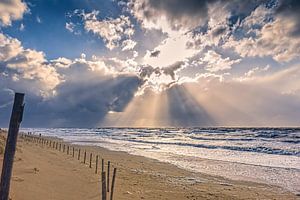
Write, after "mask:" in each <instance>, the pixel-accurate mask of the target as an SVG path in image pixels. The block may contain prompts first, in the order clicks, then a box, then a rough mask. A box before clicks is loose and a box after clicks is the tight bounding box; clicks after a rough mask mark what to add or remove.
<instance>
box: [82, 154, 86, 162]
mask: <svg viewBox="0 0 300 200" xmlns="http://www.w3.org/2000/svg"><path fill="white" fill-rule="evenodd" d="M85 160H86V151H84V157H83V163H84V164H85Z"/></svg>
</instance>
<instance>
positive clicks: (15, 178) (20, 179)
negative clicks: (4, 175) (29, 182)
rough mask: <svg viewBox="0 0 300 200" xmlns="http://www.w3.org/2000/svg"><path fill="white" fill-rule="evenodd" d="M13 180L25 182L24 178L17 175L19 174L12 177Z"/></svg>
mask: <svg viewBox="0 0 300 200" xmlns="http://www.w3.org/2000/svg"><path fill="white" fill-rule="evenodd" d="M12 180H13V181H16V182H23V181H24V179H23V178H20V177H17V176H14V177H12Z"/></svg>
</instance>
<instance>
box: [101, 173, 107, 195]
mask: <svg viewBox="0 0 300 200" xmlns="http://www.w3.org/2000/svg"><path fill="white" fill-rule="evenodd" d="M105 180H106V176H105V172H102V173H101V183H102V200H106V181H105Z"/></svg>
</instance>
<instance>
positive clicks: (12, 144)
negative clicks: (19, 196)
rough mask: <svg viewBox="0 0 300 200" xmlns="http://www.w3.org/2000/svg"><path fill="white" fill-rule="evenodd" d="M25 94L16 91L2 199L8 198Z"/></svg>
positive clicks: (2, 179) (5, 161)
mask: <svg viewBox="0 0 300 200" xmlns="http://www.w3.org/2000/svg"><path fill="white" fill-rule="evenodd" d="M24 96H25V95H24V94H22V93H16V94H15V99H14V105H13V110H12V113H11V117H10V122H9V129H8V134H7V139H6V146H5V153H4V159H3V166H2V174H1V183H0V200H7V199H8V195H9V187H10V179H11V173H12V167H13V162H14V156H15V152H16V145H17V137H18V133H19V127H20V124H21V122H22V118H23V110H24Z"/></svg>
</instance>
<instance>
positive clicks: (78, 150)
mask: <svg viewBox="0 0 300 200" xmlns="http://www.w3.org/2000/svg"><path fill="white" fill-rule="evenodd" d="M78 160H80V149H78Z"/></svg>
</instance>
